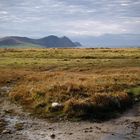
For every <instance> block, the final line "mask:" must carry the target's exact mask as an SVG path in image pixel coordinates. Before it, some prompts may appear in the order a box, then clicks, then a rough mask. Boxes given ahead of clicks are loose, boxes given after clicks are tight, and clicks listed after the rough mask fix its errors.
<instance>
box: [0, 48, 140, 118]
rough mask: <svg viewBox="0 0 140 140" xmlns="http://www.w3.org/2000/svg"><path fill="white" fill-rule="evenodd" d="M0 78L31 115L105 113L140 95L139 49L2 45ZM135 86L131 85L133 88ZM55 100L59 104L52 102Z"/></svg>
mask: <svg viewBox="0 0 140 140" xmlns="http://www.w3.org/2000/svg"><path fill="white" fill-rule="evenodd" d="M0 52H1V53H0V60H2V61H0V84H1V85H5V84H7V83H14V87H13V89H12V90H11V92H10V98H11V100H12V101H16V102H18V103H20V104H21V105H22V106H23V107H24V108H26V109H28V111H30V112H32V113H33V114H35V115H36V116H40V117H45V118H46V117H47V118H60V117H62V118H66V119H69V118H101V119H102V118H104V117H105V116H108V117H109V116H110V115H111V116H112V115H113V114H114V113H115V112H119V111H121V110H124V109H126V108H128V107H129V105H131V104H132V103H133V102H134V101H135V97H136V96H137V97H139V87H138V86H139V85H140V55H139V54H140V49H138V48H136V49H1V50H0ZM135 87H136V88H135ZM53 102H58V103H60V104H61V105H62V106H61V107H60V108H57V109H56V108H52V106H51V104H52V103H53Z"/></svg>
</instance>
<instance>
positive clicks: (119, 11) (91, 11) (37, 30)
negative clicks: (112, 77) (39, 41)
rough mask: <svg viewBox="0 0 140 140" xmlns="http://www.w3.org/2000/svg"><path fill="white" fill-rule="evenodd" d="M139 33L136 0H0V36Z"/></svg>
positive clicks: (139, 4)
mask: <svg viewBox="0 0 140 140" xmlns="http://www.w3.org/2000/svg"><path fill="white" fill-rule="evenodd" d="M127 33H128V34H140V0H0V37H3V36H11V35H18V36H27V37H33V38H38V37H44V36H48V35H57V36H68V37H71V38H74V37H75V38H76V37H79V36H81V37H83V36H86V37H87V36H101V35H104V34H127Z"/></svg>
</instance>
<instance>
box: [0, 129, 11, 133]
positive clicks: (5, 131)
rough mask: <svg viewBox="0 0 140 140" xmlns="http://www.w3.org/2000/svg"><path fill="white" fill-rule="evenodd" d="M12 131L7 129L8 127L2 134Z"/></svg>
mask: <svg viewBox="0 0 140 140" xmlns="http://www.w3.org/2000/svg"><path fill="white" fill-rule="evenodd" d="M10 133H11V131H10V130H7V129H6V130H3V131H2V134H10Z"/></svg>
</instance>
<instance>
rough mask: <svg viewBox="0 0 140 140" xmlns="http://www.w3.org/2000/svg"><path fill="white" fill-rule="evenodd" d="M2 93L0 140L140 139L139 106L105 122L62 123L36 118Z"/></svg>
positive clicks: (8, 88)
mask: <svg viewBox="0 0 140 140" xmlns="http://www.w3.org/2000/svg"><path fill="white" fill-rule="evenodd" d="M10 89H11V87H6V86H5V87H2V88H1V90H0V91H1V92H0V140H51V139H56V140H132V139H133V140H140V103H137V104H136V105H134V106H133V108H131V109H129V110H128V111H126V112H124V113H123V114H121V115H120V117H118V118H117V119H111V120H109V121H106V122H100V123H99V122H98V123H97V122H88V121H86V122H85V121H82V122H69V121H65V122H59V123H56V122H54V123H50V122H48V121H46V120H42V119H37V118H33V117H31V116H30V114H28V113H25V112H23V111H22V108H21V107H20V106H19V105H16V104H14V103H11V102H10V100H9V98H8V92H9V91H10Z"/></svg>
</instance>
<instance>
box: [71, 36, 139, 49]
mask: <svg viewBox="0 0 140 140" xmlns="http://www.w3.org/2000/svg"><path fill="white" fill-rule="evenodd" d="M72 39H73V40H78V41H80V42H81V43H82V45H83V47H86V46H87V47H140V34H103V35H100V36H77V37H74V38H72Z"/></svg>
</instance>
